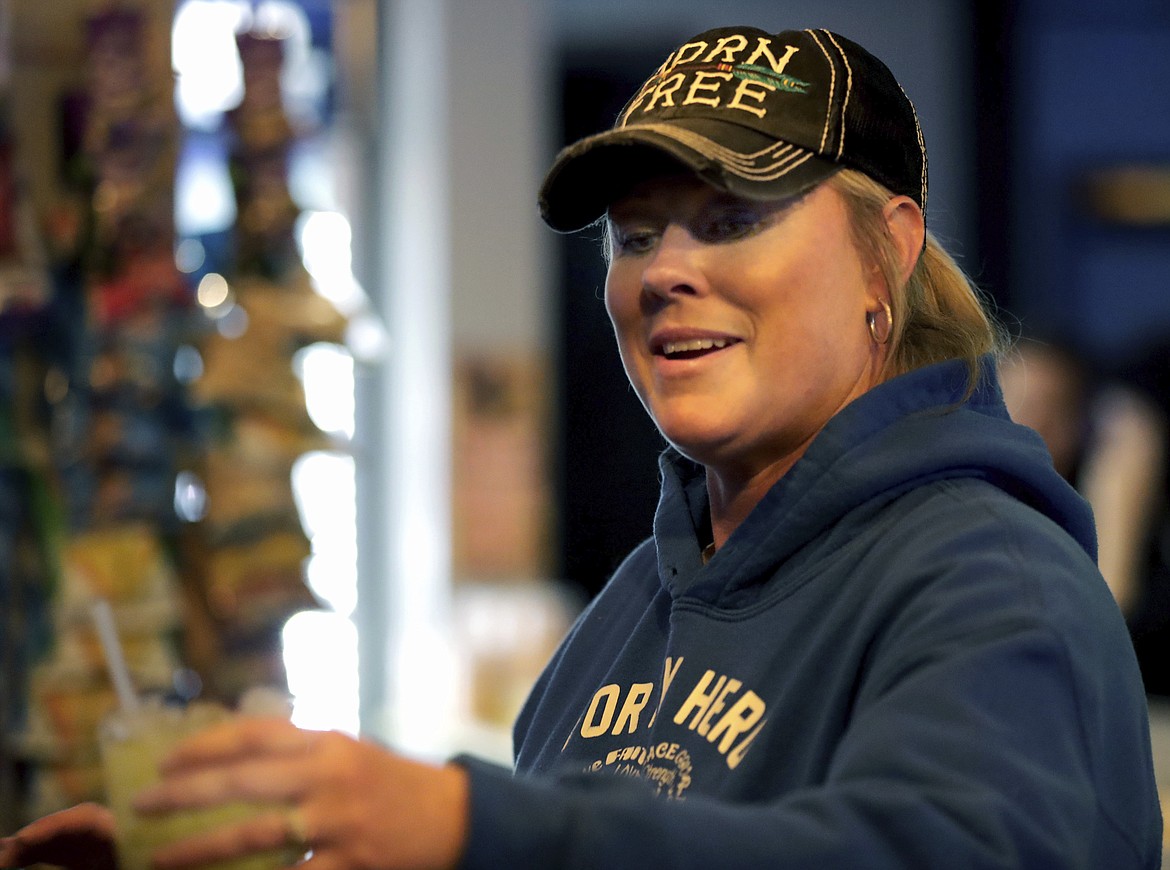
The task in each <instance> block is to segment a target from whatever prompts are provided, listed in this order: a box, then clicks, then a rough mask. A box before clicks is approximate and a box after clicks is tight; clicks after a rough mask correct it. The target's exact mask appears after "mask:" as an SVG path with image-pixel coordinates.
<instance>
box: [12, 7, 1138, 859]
mask: <svg viewBox="0 0 1170 870" xmlns="http://www.w3.org/2000/svg"><path fill="white" fill-rule="evenodd" d="M926 182H927V173H926V153H925V149H924V147H923V145H922V139H921V133H920V130H919V128H918V123H917V118H916V116H915V114H914V110H913V107H912V106H911V104H910V102H909V100H908V99H907V98H906V96H905V95H904V94H903V92H902V90H901V88H900V87H899V86H898V84H897V82H896V81H895V80H894V78H893V76H892V75H891V74H890V72H889V70H888V69H886V67H885V66H884V65H883V64H882V63H881V62H880V61H878V60H877V59H876V58H874V57H873V56H872V55H870V54H869V53H868V52H866V51H865V50H864V49H862V48H861V47H860V46H857V45H855V44H854V43H852V42H849V41H848V40H846V39H844V38H842V37H840V36H837V35H835V34H832V33H829V32H827V31H789V32H783V33H778V34H768V33H764V32H763V31H759V30H755V29H752V28H722V29H718V30H714V31H709V32H707V33H704V34H701V35H699V36H697V37H695V38H694V39H692V40H689V41H688V42H687V43H685V44H684V45H682V46H680V47H679V49H678V50H676V51H675V52H674V53H672V54H671V56H670V57H669V58H668V59H667V61H666V62H665V63H664V64H663V65H662V67H661V68H660V69H659V70H658V71H657V72H656V73H655V74H654V75H653V76H652V77H651V78H650V80H649V81H648V82H647V83H646V85H645V86H644V87H643V88H642V89H641V90H640V91H639V93H638V94H637V95H635V97H634V99H633V100H632V101H631V102H630V104H629V105H628V106H627V108H626V109H625V110H624V111H623V113H622V116H621V117H620V118H619V120H618V123H617V125H616V126H615V128H614V129H613V130H610V131H607V132H606V133H602V134H599V135H598V136H595V137H590V138H588V139H585V140H583V141H582V142H579V143H577V144H575V145H573V146H571V147H570V148H568V149H566V150H565V151H563V152H562V153H561V155H560V156H559V157H558V159H557V161H556V163H555V164H554V166H553V168H552V169H551V170H550V172H549V175H548V176H547V178H546V180H545V185H544V187H543V189H542V196H541V204H542V210H543V214H544V217H545V220H546V221H547V222H548V223H549V224H550V225H551V226H553V227H554V228H555V229H558V230H565V231H569V230H574V229H578V228H580V227H583V226H586V225H589V224H591V223H592V222H594V221H595V220H597V219H599V218H603V217H604V219H605V227H606V234H607V239H608V241H607V251H608V256H609V274H608V279H607V283H606V294H605V295H606V306H607V308H608V311H609V314H610V316H611V318H612V320H613V324H614V329H615V333H616V336H617V340H618V346H619V350H620V352H621V356H622V361H623V363H624V365H625V368H626V371H627V373H628V375H629V378H630V381H631V384H632V385H633V386H634V388H635V390H636V391H637V393H638V395H639V397H640V398H641V400H642V402H643V404H644V405H645V406H646V409H647V411H648V412H649V413H650V415H651V416H652V417H653V419H654V421H655V423H656V424H657V426H658V427H659V429H660V430H661V432H662V434H663V435H664V436H665V438H666V440H667V441H668V442H669V443H670V445H671V447H670V448H669V449H668V450H667V451H666V452H665V453H664V455H663V458H662V462H661V469H662V476H663V484H662V489H663V492H662V498H661V501H660V504H659V508H658V511H657V514H656V517H655V522H654V537H653V539H652V540H648V541H647V542H645V543H644V544H643V545H642V546H640V547H638V548H637V549H636V550H635V551H634V552H633V553H632V554H631V555H630V556H629V557H628V558H627V560H626V561H625V563H624V564H623V565H622V566H621V567H620V568H619V569H618V571H617V572H616V573H615V575H614V577H613V578H611V580H610V582H609V584H608V585H607V587H606V588H605V589H604V590H603V591H602V593H601V594H600V595H599V596H598V597H597V598H596V599H595V600H594V601H593V602H592V603H591V605H590V607H589V608H588V609H587V611H586V612H585V613H584V614H583V615H582V617H581V618H580V620H579V621H578V622H577V624H576V625H575V626H574V628H573V629H572V631H571V632H570V634H569V636H568V638H567V639H566V641H565V642H564V644H563V645H562V647H561V649H560V650H559V651H558V653H557V654H556V656H555V657H554V659H553V661H552V662H551V663H550V664H549V666H548V668H547V670H546V671H545V673H544V675H543V676H542V677H541V679H540V680H539V682H538V683H537V685H536V686H535V687H534V689H533V692H532V695H531V697H530V698H529V700H528V702H527V704H526V706H525V708H524V710H523V711H522V713H521V715H520V718H519V720H518V722H517V725H516V730H515V738H516V766H517V774H516V775H513V773H512V772H511V771H503V770H499V769H496V768H493V767H491V766H489V765H485V764H482V763H480V762H477V761H474V760H472V759H466V758H464V759H458V760H457V761H456V762H453V763H451V764H448V765H445V766H442V767H438V768H434V767H430V766H427V765H424V764H419V763H417V762H413V761H409V760H406V759H403V758H401V757H399V756H397V755H395V754H393V753H392V752H389V751H386V750H384V749H382V748H380V747H376V746H373V745H371V744H368V743H362V742H358V741H353V740H349V739H347V738H345V737H342V736H340V735H334V734H315V735H306V734H303V733H302V732H299V731H297V730H296V729H293V728H292V727H291V726H287V725H282V724H280V723H275V722H263V721H252V722H245V723H243V724H240V725H238V726H229V727H227V728H223V729H220V730H218V731H214V732H210V733H207V734H204V735H202V736H200V737H197V738H195V739H193V740H192V741H190V742H189V743H188V744H187V745H186V746H185V748H183V749H181V750H180V751H179V752H178V753H177V754H176V755H175V756H174V757H173V758H172V759H171V762H170V765H169V767H168V769H167V777H166V780H165V781H164V783H163V784H162V785H161V786H159V787H158V788H156V789H154V790H153V791H152V792H150V793H148V794H145V795H143V796H142V798H141V800H140V806H141V807H142V809H143V810H144V811H149V812H159V811H165V810H170V809H175V808H183V807H188V806H195V805H202V804H205V803H215V802H219V801H222V800H224V799H226V798H229V797H240V796H244V797H256V798H264V799H267V800H276V801H282V802H284V803H285V804H287V805H288V806H289V807H290V810H289V811H288V812H285V813H271V814H267V815H264V816H262V817H260V818H259V819H257V820H256V821H255V822H253V823H249V824H246V825H243V826H241V827H239V828H235V829H227V830H222V831H219V832H217V833H215V834H213V835H210V836H208V837H205V838H203V839H201V840H191V841H188V842H187V843H185V844H179V845H177V846H175V847H172V848H170V849H168V850H166V851H165V852H164V853H161V854H160V855H159V859H160V860H159V866H165V867H185V866H192V865H193V864H194V863H196V862H197V861H198V860H205V859H207V858H210V857H213V856H218V855H226V854H237V853H240V852H244V851H248V850H254V849H260V848H265V847H270V846H274V845H278V844H280V843H282V842H284V841H287V840H292V841H295V842H297V843H298V844H300V845H302V846H305V847H306V848H309V849H311V850H312V857H311V859H310V860H309V864H310V865H311V866H320V867H323V868H328V867H447V866H462V867H485V868H486V867H501V866H505V867H506V866H610V867H634V866H666V867H691V866H694V867H712V866H715V867H759V866H783V867H810V868H823V867H845V866H848V867H936V866H939V867H941V866H979V867H997V866H998V867H1014V868H1018V867H1102V866H1109V867H1155V866H1158V865H1159V863H1160V859H1159V855H1160V837H1161V822H1160V814H1159V809H1158V804H1157V794H1156V790H1155V786H1154V780H1153V773H1152V763H1151V758H1150V745H1149V734H1148V729H1147V722H1146V709H1145V700H1144V696H1143V694H1142V689H1141V682H1140V679H1139V677H1138V673H1137V668H1136V665H1135V663H1134V658H1133V651H1132V648H1131V647H1130V645H1129V641H1128V638H1127V636H1126V631H1125V626H1124V623H1123V621H1122V620H1121V617H1120V614H1119V613H1118V611H1117V608H1116V606H1115V605H1114V604H1113V602H1112V599H1111V597H1110V594H1109V591H1108V589H1107V587H1106V586H1105V585H1104V583H1103V581H1102V580H1101V577H1100V575H1099V573H1098V572H1097V570H1096V568H1095V566H1094V563H1093V557H1094V541H1093V529H1092V520H1091V516H1090V515H1089V513H1088V511H1087V510H1086V508H1085V506H1084V504H1083V502H1082V501H1081V500H1080V499H1079V498H1077V497H1076V496H1075V494H1074V493H1073V492H1072V491H1071V490H1070V489H1069V488H1068V486H1067V485H1066V484H1064V483H1063V481H1062V480H1061V479H1060V478H1059V476H1058V475H1056V474H1055V472H1054V471H1053V469H1052V467H1051V463H1050V461H1049V459H1048V457H1047V454H1046V452H1045V451H1044V449H1043V447H1042V445H1041V442H1040V441H1039V439H1038V438H1037V437H1036V436H1035V435H1034V433H1032V432H1031V431H1030V430H1025V429H1023V428H1022V427H1018V426H1016V425H1015V424H1013V423H1012V422H1011V421H1010V420H1009V418H1008V416H1007V414H1006V412H1005V411H1004V408H1003V404H1002V400H1001V399H1000V396H999V391H998V387H997V385H996V381H995V373H994V361H993V354H994V352H995V350H996V348H997V345H998V340H997V336H996V332H995V330H994V329H993V327H992V326H991V324H990V323H989V321H988V319H987V317H986V316H985V315H984V313H983V311H982V308H981V307H980V305H979V303H978V300H977V298H976V296H975V294H974V292H973V291H972V289H971V287H970V285H969V284H968V283H967V282H966V280H965V279H964V278H963V277H962V275H961V273H959V271H958V270H957V268H956V267H955V265H954V264H953V262H952V261H951V260H950V258H949V257H947V255H946V254H945V253H944V252H943V251H942V250H941V249H940V248H939V246H938V245H937V243H936V242H935V241H934V240H933V239H932V238H931V237H930V236H929V235H928V234H927V233H926V231H925V217H924V215H925V210H926V198H927V197H926V194H927V183H926ZM36 825H37V826H34V827H33V829H32V830H31V831H30V830H28V829H26V831H25V832H23V833H22V834H21V835H19V837H22V838H23V841H22V842H23V843H33V842H34V841H35V842H37V843H44V844H46V847H52V846H59V845H60V844H61V843H62V842H63V837H64V834H65V833H67V832H72V833H73V834H74V835H75V836H77V835H88V836H89V838H90V839H89V842H90V844H91V845H92V844H102V843H107V844H108V841H109V836H110V824H109V820H108V817H106V816H104V815H103V814H102V812H101V811H100V810H98V809H96V808H93V807H89V808H83V809H78V810H72V811H67V812H66V813H65V814H62V815H61V816H59V817H57V818H53V817H50V818H49V819H43V820H41V821H40V822H38V823H36ZM36 848H37V847H35V846H32V845H27V846H25V845H21V844H20V843H10V844H9V845H8V847H7V852H5V853H2V854H4V855H6V856H7V857H6V859H5V860H6V861H7V862H8V863H10V864H11V863H12V862H13V861H15V860H21V859H19V858H18V857H16V856H19V855H21V854H24V855H26V856H31V855H34V854H35V853H36ZM22 849H23V850H24V851H23V852H22V851H21V850H22ZM24 860H28V858H26V859H24ZM65 863H69V862H68V861H66V862H65Z"/></svg>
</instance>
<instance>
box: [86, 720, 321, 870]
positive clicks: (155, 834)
mask: <svg viewBox="0 0 1170 870" xmlns="http://www.w3.org/2000/svg"><path fill="white" fill-rule="evenodd" d="M231 715H232V714H231V713H230V712H229V711H227V710H226V709H224V708H223V707H220V706H218V705H214V704H192V705H191V706H189V707H187V708H185V709H184V708H177V707H168V706H164V705H162V704H154V703H148V704H144V705H143V707H142V708H141V709H140V710H138V711H135V712H132V713H127V712H126V711H118V712H116V713H113V714H112V715H111V716H110V717H109V718H108V719H107V720H106V721H105V722H104V723H103V725H102V734H101V746H102V772H103V775H104V777H105V783H106V795H107V799H108V801H109V805H110V809H112V810H113V812H114V817H115V819H116V823H117V831H116V835H115V836H116V840H117V849H118V864H119V866H120V867H121V870H149V867H150V855H151V853H152V852H153V851H154V850H155V849H157V848H158V847H160V846H162V845H165V844H167V843H171V842H174V841H175V840H179V839H182V838H184V837H189V836H191V835H193V834H196V833H199V832H200V831H206V830H209V829H211V828H215V827H219V826H221V825H225V824H231V823H233V822H237V821H240V820H242V819H246V818H248V817H249V816H251V815H254V814H255V813H257V812H260V811H262V810H263V809H264V807H263V806H262V805H257V804H248V803H231V804H224V805H222V806H217V807H209V808H208V809H201V810H183V811H179V812H176V813H170V814H167V815H161V816H140V815H138V814H137V813H136V812H134V808H133V806H132V805H131V804H132V801H133V799H134V796H135V795H136V794H138V793H139V792H140V791H142V790H143V789H144V788H146V787H147V786H148V785H152V784H154V783H155V782H157V781H158V779H159V772H158V767H159V764H160V763H161V762H162V760H163V759H164V758H165V757H166V756H167V754H168V753H169V752H170V749H171V747H172V746H174V745H175V743H176V742H178V741H179V740H181V739H182V738H184V737H187V736H189V735H191V734H194V733H195V732H196V731H199V730H200V729H202V728H206V727H208V726H209V725H213V724H215V723H216V722H222V721H224V720H225V719H226V718H228V717H229V716H231ZM298 857H299V856H297V855H293V854H290V850H288V849H282V850H278V851H273V852H265V853H263V854H256V855H249V856H247V857H244V858H236V859H233V860H230V861H219V862H216V863H214V864H210V865H208V868H209V870H211V868H214V870H273V868H277V867H286V866H288V865H289V864H290V863H292V862H293V861H294V860H295V859H296V858H298Z"/></svg>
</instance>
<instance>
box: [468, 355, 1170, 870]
mask: <svg viewBox="0 0 1170 870" xmlns="http://www.w3.org/2000/svg"><path fill="white" fill-rule="evenodd" d="M966 386H967V369H966V367H965V366H964V365H962V364H961V363H958V362H951V363H943V364H940V365H935V366H930V367H927V368H924V369H920V370H918V371H915V372H911V373H910V374H907V375H903V376H901V377H899V378H895V379H893V380H891V381H890V382H888V383H886V384H883V385H881V386H879V387H877V388H876V389H874V390H871V391H870V392H869V393H867V394H865V395H864V396H862V397H861V398H859V399H857V400H856V401H855V402H853V403H852V404H851V405H849V406H848V407H847V408H845V409H844V410H843V411H842V412H841V413H839V414H838V415H837V416H836V417H834V418H833V419H832V420H831V421H830V422H829V424H828V425H827V426H826V427H825V428H824V430H822V432H821V433H820V434H819V435H818V436H817V437H816V439H815V440H814V442H813V443H812V445H811V446H810V447H809V449H808V451H807V452H806V453H805V455H804V456H803V457H802V458H801V459H800V460H799V461H798V462H797V463H796V465H794V466H793V468H792V469H791V470H790V471H789V473H788V474H787V475H786V476H785V477H784V478H783V479H781V480H780V481H779V482H778V483H777V484H776V485H775V486H774V487H773V488H772V490H771V491H769V493H768V494H767V495H766V496H765V497H764V499H763V500H762V501H761V502H760V503H759V504H758V505H757V506H756V508H755V509H754V511H753V512H752V513H751V515H750V516H749V517H748V518H747V519H746V520H745V521H744V523H743V524H742V525H741V526H740V527H739V528H738V529H736V531H735V532H734V533H733V534H732V536H731V537H730V539H729V540H728V541H727V542H726V544H725V545H724V546H723V547H722V548H721V549H720V550H719V552H718V553H717V554H716V555H715V556H714V558H713V559H711V561H710V562H709V563H707V564H705V565H704V563H703V560H702V557H701V549H702V544H703V543H704V542H705V541H706V540H707V537H706V536H707V535H708V534H709V532H708V531H707V529H708V528H709V525H708V522H707V518H706V516H707V495H706V488H705V482H704V477H703V472H702V469H701V468H700V467H698V466H696V465H694V464H693V463H691V462H689V461H688V460H686V459H684V458H682V457H681V456H679V455H678V454H677V453H674V452H673V451H667V453H666V454H664V457H663V460H662V476H663V482H662V497H661V501H660V503H659V506H658V510H657V513H656V517H655V522H654V536H653V539H651V540H648V541H646V542H645V543H644V544H642V545H641V546H640V547H638V548H637V549H636V550H635V551H634V552H633V553H632V554H631V555H630V556H629V557H628V559H627V560H626V561H625V562H624V564H623V565H622V566H621V567H620V568H619V569H618V571H617V572H616V573H615V575H614V577H613V578H612V579H611V580H610V582H609V583H608V585H607V586H606V588H605V589H604V590H603V591H602V592H601V593H600V595H598V597H597V598H596V599H595V600H594V601H593V602H592V603H591V604H590V606H589V607H588V608H587V610H586V611H585V612H584V613H583V614H582V616H581V617H580V619H579V620H578V621H577V623H576V625H575V626H574V628H573V629H572V631H571V632H570V634H569V636H568V637H567V638H566V640H565V642H564V644H563V645H562V647H561V648H560V650H559V651H558V652H557V654H556V655H555V657H554V658H553V660H552V661H551V662H550V663H549V665H548V668H547V669H546V671H545V672H544V674H543V675H542V677H541V678H540V680H539V682H538V683H537V685H536V686H535V688H534V689H533V691H532V694H531V697H530V698H529V700H528V702H527V704H526V706H525V708H524V709H523V711H522V713H521V715H520V717H519V719H518V721H517V723H516V728H515V735H514V736H515V747H516V771H517V772H516V775H515V776H513V775H512V774H511V773H510V772H507V771H502V770H499V769H494V768H492V767H490V766H487V765H482V764H479V763H476V762H472V761H464V763H465V764H466V765H467V768H468V770H469V772H470V778H471V828H470V837H469V842H468V848H467V852H466V855H465V859H464V862H465V866H466V867H485V868H486V867H493V868H495V867H509V866H525V867H558V868H560V867H609V868H624V867H679V868H690V867H695V868H698V867H705V868H710V867H717V868H740V867H743V868H747V867H752V868H755V867H783V868H817V870H823V868H838V867H850V868H854V867H860V868H886V867H888V868H920V867H921V868H935V867H945V868H967V867H971V868H974V867H1003V868H1065V870H1067V868H1077V867H1084V868H1104V867H1108V868H1139V867H1140V868H1148V867H1157V866H1160V863H1161V860H1160V856H1161V833H1162V825H1161V815H1160V812H1159V808H1158V799H1157V792H1156V788H1155V784H1154V777H1153V766H1152V761H1151V752H1150V742H1149V732H1148V720H1147V711H1146V704H1145V696H1144V694H1143V689H1142V684H1141V679H1140V676H1139V674H1138V670H1137V666H1136V662H1135V659H1134V655H1133V650H1132V646H1131V644H1130V641H1129V638H1128V634H1127V631H1126V628H1125V624H1124V621H1123V620H1122V617H1121V615H1120V613H1119V611H1118V609H1117V607H1116V606H1115V605H1114V603H1113V600H1112V598H1111V596H1110V593H1109V590H1108V588H1107V587H1106V586H1105V583H1104V581H1103V580H1102V579H1101V576H1100V574H1099V573H1098V572H1097V569H1096V567H1095V564H1094V559H1095V547H1096V545H1095V537H1094V530H1093V523H1092V517H1091V514H1090V512H1089V510H1088V508H1087V506H1086V504H1085V503H1084V501H1083V500H1082V499H1080V497H1079V496H1077V495H1076V493H1075V492H1074V491H1073V490H1071V489H1070V488H1069V487H1068V486H1067V485H1066V484H1065V483H1064V482H1063V481H1062V480H1061V479H1060V477H1059V476H1058V475H1057V474H1056V473H1055V472H1054V471H1053V469H1052V467H1051V463H1050V461H1049V459H1048V456H1047V453H1046V451H1045V449H1044V447H1043V444H1042V442H1041V441H1040V439H1039V438H1038V437H1037V436H1036V435H1035V434H1034V433H1033V432H1031V430H1028V429H1025V428H1023V427H1020V426H1017V425H1015V424H1014V423H1012V422H1011V421H1010V419H1009V418H1008V416H1007V412H1006V411H1005V410H1004V407H1003V403H1002V400H1001V398H1000V395H999V389H998V386H997V384H996V382H995V379H994V376H993V374H992V373H991V365H990V363H988V364H987V365H986V366H985V369H984V372H983V378H982V380H981V383H980V384H979V386H978V388H977V389H976V391H975V392H974V393H973V394H972V395H971V396H969V397H966V398H965V395H966Z"/></svg>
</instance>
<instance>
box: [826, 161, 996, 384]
mask: <svg viewBox="0 0 1170 870" xmlns="http://www.w3.org/2000/svg"><path fill="white" fill-rule="evenodd" d="M827 184H829V185H830V186H831V187H832V188H833V189H834V190H836V191H837V193H838V194H839V195H840V196H841V197H842V198H843V199H844V200H845V204H846V207H847V208H848V210H849V216H850V223H851V225H852V228H853V241H854V244H855V245H857V248H858V250H859V251H860V252H861V255H862V257H863V258H865V260H866V261H867V262H869V263H872V264H874V265H876V266H877V267H878V268H879V269H881V271H882V274H883V277H884V278H885V281H886V287H887V288H888V289H889V293H890V307H891V308H892V309H893V324H892V332H891V333H890V340H889V342H890V351H889V353H888V354H887V355H886V365H885V371H884V372H883V375H884V377H885V378H886V379H889V378H892V377H895V376H896V375H900V374H905V373H906V372H908V371H912V370H913V369H917V368H921V367H922V366H926V365H930V364H931V363H936V362H942V361H943V360H948V359H961V360H963V361H965V362H966V363H967V371H968V373H969V378H968V384H969V388H970V389H973V388H974V386H975V383H976V381H977V379H978V376H979V358H980V357H981V356H983V355H984V354H987V353H991V354H995V355H1000V354H1002V353H1003V352H1004V350H1005V349H1006V348H1007V346H1008V340H1007V335H1006V333H1005V331H1004V330H1003V329H1002V327H1000V326H999V325H998V324H997V323H996V322H995V320H994V319H993V318H992V317H991V315H990V314H989V312H988V307H987V306H986V303H985V300H984V298H983V296H982V294H981V293H980V291H979V289H978V288H977V287H976V286H975V285H974V284H973V283H972V282H971V280H970V279H969V278H968V277H967V275H966V274H965V273H964V272H963V270H962V269H961V268H960V267H959V265H958V263H956V262H955V261H954V259H953V258H952V257H951V255H950V254H948V253H947V252H946V251H945V250H943V248H942V246H941V245H940V244H939V243H938V241H937V240H936V239H935V238H934V236H932V235H931V234H930V233H929V232H928V233H927V234H926V247H925V248H924V249H923V251H922V254H921V256H919V258H918V263H917V264H916V265H915V267H914V270H913V271H912V272H911V274H910V277H909V279H908V280H907V281H906V282H905V283H902V282H901V281H900V271H901V269H900V266H899V256H898V251H897V249H896V248H895V246H894V241H893V239H892V238H891V237H890V234H889V232H888V231H887V228H886V221H885V219H884V217H883V216H882V209H883V208H884V207H885V205H886V203H887V202H889V201H890V199H891V198H892V197H893V194H892V193H891V192H890V191H889V190H887V189H886V188H885V187H883V186H882V185H881V184H879V183H878V182H876V181H874V180H873V179H871V178H870V177H869V176H867V175H865V174H864V173H861V172H858V171H856V170H853V169H842V170H840V171H839V172H837V173H836V174H835V175H834V176H833V177H832V178H830V179H829V180H828V182H827Z"/></svg>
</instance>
